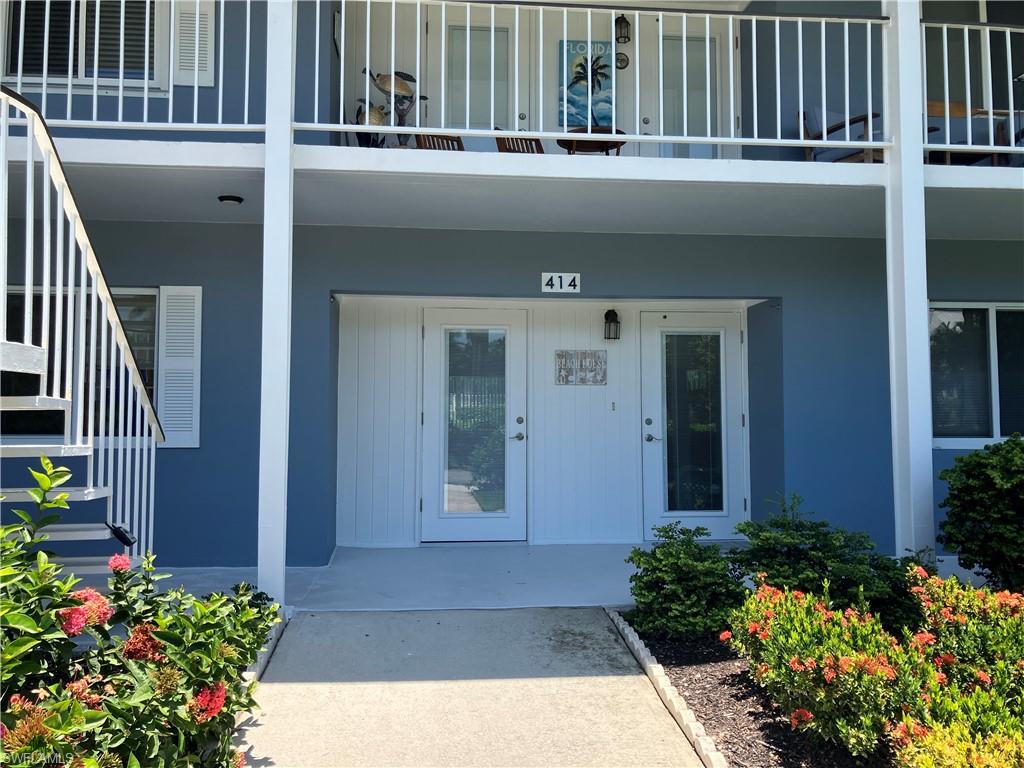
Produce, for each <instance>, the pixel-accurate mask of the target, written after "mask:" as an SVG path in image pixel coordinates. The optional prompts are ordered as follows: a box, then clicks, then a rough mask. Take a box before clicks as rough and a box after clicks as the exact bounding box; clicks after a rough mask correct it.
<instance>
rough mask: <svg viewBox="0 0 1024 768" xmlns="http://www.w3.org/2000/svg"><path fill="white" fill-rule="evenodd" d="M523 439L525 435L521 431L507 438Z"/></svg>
mask: <svg viewBox="0 0 1024 768" xmlns="http://www.w3.org/2000/svg"><path fill="white" fill-rule="evenodd" d="M525 439H526V435H524V434H523V433H522V432H516V433H515V434H514V435H512V437H510V438H509V440H519V441H523V440H525Z"/></svg>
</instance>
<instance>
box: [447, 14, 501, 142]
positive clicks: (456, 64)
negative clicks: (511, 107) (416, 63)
mask: <svg viewBox="0 0 1024 768" xmlns="http://www.w3.org/2000/svg"><path fill="white" fill-rule="evenodd" d="M447 69H448V85H447V88H448V125H452V126H464V125H466V28H465V26H462V27H457V26H451V27H449V28H448V68H447ZM508 69H509V67H508V30H507V29H504V28H502V27H495V29H494V125H491V28H490V26H487V27H470V30H469V125H468V126H467V127H468V128H483V129H486V130H488V131H489V130H491V129H492V128H495V127H497V128H503V129H506V130H514V129H515V126H514V125H512V124H511V123H510V121H509V119H508V94H509V88H508Z"/></svg>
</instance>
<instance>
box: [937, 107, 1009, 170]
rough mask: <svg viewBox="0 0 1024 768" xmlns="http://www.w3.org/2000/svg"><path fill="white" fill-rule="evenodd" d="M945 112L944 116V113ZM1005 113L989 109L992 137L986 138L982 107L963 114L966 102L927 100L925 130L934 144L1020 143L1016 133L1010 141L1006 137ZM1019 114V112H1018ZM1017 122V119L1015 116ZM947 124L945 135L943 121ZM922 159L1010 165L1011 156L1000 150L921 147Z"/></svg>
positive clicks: (961, 163)
mask: <svg viewBox="0 0 1024 768" xmlns="http://www.w3.org/2000/svg"><path fill="white" fill-rule="evenodd" d="M947 112H948V115H947ZM1009 114H1010V113H1009V112H1008V111H1006V110H998V109H997V110H993V113H992V118H993V119H992V127H993V129H994V135H993V140H992V141H991V142H990V141H989V135H988V128H989V113H988V110H986V109H984V108H976V109H972V110H971V114H970V116H969V117H968V115H967V105H966V104H964V103H963V102H961V101H951V102H949V104H948V105H947V104H946V103H945V102H943V101H941V100H938V99H930V100H929V101H928V115H927V120H928V133H929V135H930V136H932V137H933V138H934V141H933V143H936V144H962V145H964V146H967V145H968V144H969V143H973V144H990V143H991V144H994V145H996V146H1011V145H1013V146H1020V140H1021V138H1020V133H1019V132H1018V134H1017V136H1015V137H1014V140H1013V141H1010V137H1009V136H1007V122H1008V121H1007V118H1008V117H1009ZM1018 114H1021V113H1018ZM1016 120H1017V122H1019V121H1020V118H1019V117H1018V118H1016ZM968 121H970V124H971V125H970V127H971V136H970V139H971V141H970V142H969V141H968V136H967V123H968ZM947 122H948V123H949V135H948V136H947V135H946V124H947ZM925 149H926V152H925V162H927V163H932V164H935V163H938V164H941V165H991V166H996V165H1004V164H1012V163H1013V162H1014V161H1015V159H1016V158H1015V156H1009V157H1008V156H1007V153H1000V152H966V151H965V152H957V151H955V150H945V149H938V150H928V149H927V147H926V148H925Z"/></svg>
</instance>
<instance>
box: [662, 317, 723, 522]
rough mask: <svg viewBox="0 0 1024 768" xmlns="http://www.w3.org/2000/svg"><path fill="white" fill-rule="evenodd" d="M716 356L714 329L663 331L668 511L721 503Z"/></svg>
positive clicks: (711, 507) (719, 393)
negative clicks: (692, 331)
mask: <svg viewBox="0 0 1024 768" xmlns="http://www.w3.org/2000/svg"><path fill="white" fill-rule="evenodd" d="M721 358H722V349H721V338H720V337H719V336H718V334H695V333H672V334H667V335H666V336H665V448H666V458H667V461H668V471H667V472H666V483H667V490H668V493H667V499H668V511H670V512H672V511H677V512H678V511H688V510H721V509H723V504H722V373H721Z"/></svg>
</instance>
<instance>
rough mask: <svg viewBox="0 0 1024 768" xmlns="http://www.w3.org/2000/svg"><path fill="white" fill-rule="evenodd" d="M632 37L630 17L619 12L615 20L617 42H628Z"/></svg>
mask: <svg viewBox="0 0 1024 768" xmlns="http://www.w3.org/2000/svg"><path fill="white" fill-rule="evenodd" d="M631 39H632V38H631V37H630V36H629V19H627V18H626V15H625V14H619V18H617V19H616V20H615V42H617V43H628V42H629V41H630V40H631Z"/></svg>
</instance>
